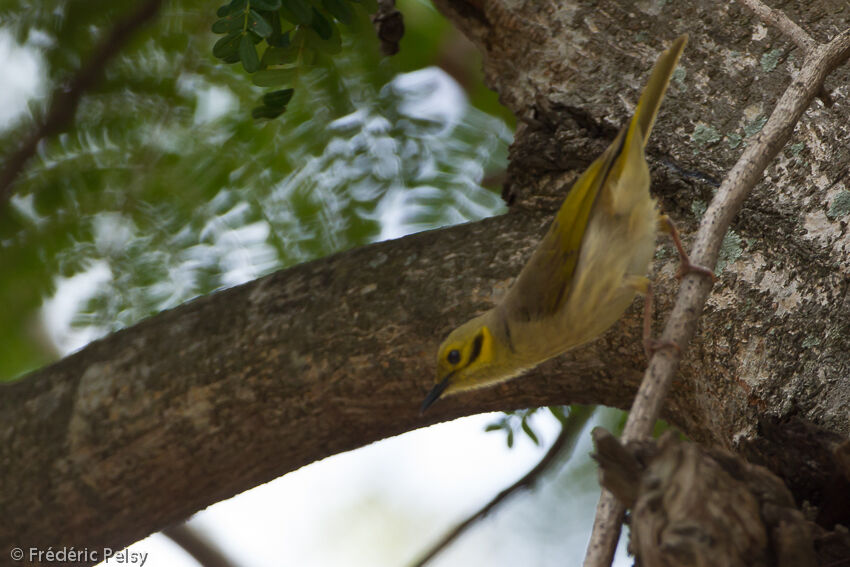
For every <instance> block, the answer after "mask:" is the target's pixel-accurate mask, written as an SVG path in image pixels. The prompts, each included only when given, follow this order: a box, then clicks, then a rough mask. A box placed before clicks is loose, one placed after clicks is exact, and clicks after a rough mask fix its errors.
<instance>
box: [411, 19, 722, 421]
mask: <svg viewBox="0 0 850 567" xmlns="http://www.w3.org/2000/svg"><path fill="white" fill-rule="evenodd" d="M687 41H688V36H687V35H683V36H681V37H679V38H678V39H677V40H676V41H675V42H673V45H672V46H671V47H670V48H669V49H668V50H667V51H665V52H664V53H662V54H661V56H660V57H659V58H658V62H657V63H656V64H655V68H654V69H653V71H652V75H651V76H650V77H649V82H648V83H647V85H646V87H645V88H644V91H643V94H642V95H641V97H640V100H639V101H638V105H637V108H636V109H635V113H634V116H633V117H632V119H631V121H630V122H629V124H628V127H623V129H622V130H620V133H619V134H618V135H617V138H616V139H615V140H614V142H613V143H612V144H611V145H610V146H609V147H608V149H607V150H605V152H604V153H603V154H602V155H601V156H599V158H597V159H596V161H594V162H593V163H592V164H590V167H588V168H587V170H586V171H585V172H584V173H583V174H582V175H581V177H579V179H578V180H577V181H576V182H575V184H574V185H573V187H572V189H571V190H570V192H569V194H568V195H567V197H566V199H565V200H564V203H563V205H561V209H560V210H559V211H558V215H557V216H556V217H555V220H554V221H553V222H552V225H551V226H550V227H549V231H548V232H547V233H546V236H544V237H543V240H542V241H541V242H540V244H539V245H538V246H537V249H536V250H535V251H534V254H533V255H532V256H531V259H529V261H528V263H527V264H526V265H525V267H524V268H523V269H522V271H521V272H520V274H519V276H518V277H517V279H516V281H515V282H514V284H513V286H512V287H511V288H510V290H509V291H508V292H507V294H506V295H505V297H504V299H503V300H502V302H501V303H500V304H499V305H497V306H496V307H494V308H493V309H491V310H490V311H488V312H486V313H484V314H483V315H481V316H479V317H476V318H474V319H472V320H471V321H467V322H466V323H464V324H463V325H461V326H460V327H458V328H457V329H455V330H454V331H452V332H451V333H450V334H449V336H448V337H447V338H446V340H445V341H443V343H442V344H441V345H440V348H439V350H438V352H437V377H436V385H435V386H434V388H433V389H432V390H431V392H430V393H429V394H428V396H427V397H426V398H425V401H424V402H423V403H422V411H425V409H426V408H428V406H430V405H431V404H432V403H434V402H435V401H436V400H437V399H438V398H439V397H440V396H442V395H443V394H449V393H455V392H460V391H463V390H470V389H474V388H480V387H482V386H488V385H491V384H495V383H498V382H502V381H504V380H508V379H509V378H513V377H515V376H517V375H519V374H522V373H523V372H525V371H526V370H529V369H531V368H534V367H535V366H537V365H538V364H540V363H541V362H543V361H545V360H548V359H550V358H552V357H554V356H557V355H559V354H561V353H563V352H565V351H567V350H569V349H571V348H573V347H576V346H578V345H581V344H584V343H586V342H588V341H590V340H591V339H594V338H596V337H598V336H599V335H601V334H602V333H603V332H604V331H606V330H607V329H608V327H610V326H611V325H613V324H614V322H615V321H617V319H619V318H620V317H621V316H622V314H623V313H624V312H625V310H626V308H628V306H629V305H630V304H631V303H632V301H633V300H634V296H635V293H637V292H641V293H645V292H646V291H647V289H648V288H649V280H648V279H647V277H646V274H647V271H648V269H649V263H650V261H651V260H652V256H653V254H654V252H655V237H656V232H657V230H658V228H659V227H660V226H663V227H664V228H666V229H667V230H671V231H674V230H675V229H674V228H673V227H672V223H669V220H668V219H667V218H666V217H665V216H663V215H661V214H660V213H659V211H658V208H657V207H656V202H655V199H653V198H652V197H651V196H650V194H649V167H648V165H647V163H646V156H645V155H644V148H645V147H646V142H647V139H648V138H649V134H650V132H651V131H652V125H653V123H654V122H655V116H656V114H657V113H658V108H659V106H660V105H661V101H662V99H663V98H664V93H665V92H666V91H667V85H668V84H669V82H670V76H671V75H672V74H673V70H674V69H675V68H676V64H677V63H678V61H679V57H680V56H681V54H682V50H683V49H684V48H685V44H686V43H687ZM665 223H666V224H667V226H664V225H665ZM673 234H674V241H675V242H676V245H677V248H679V252H680V255H684V250H683V249H682V248H681V246H680V244H681V243H680V242H679V241H678V239H677V238H676V235H675V233H673ZM686 258H687V257H686V256H683V262H685V263H686V262H687V259H686ZM688 266H690V265H689V264H688ZM690 269H697V270H699V271H704V270H705V269H704V268H700V267H690ZM709 273H710V272H709Z"/></svg>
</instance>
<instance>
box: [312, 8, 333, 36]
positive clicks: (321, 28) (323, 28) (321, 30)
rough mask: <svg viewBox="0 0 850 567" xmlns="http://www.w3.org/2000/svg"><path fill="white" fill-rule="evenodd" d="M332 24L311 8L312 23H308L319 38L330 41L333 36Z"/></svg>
mask: <svg viewBox="0 0 850 567" xmlns="http://www.w3.org/2000/svg"><path fill="white" fill-rule="evenodd" d="M332 26H333V24H331V23H330V22H329V21H328V19H327V18H326V17H324V16H323V15H322V14H320V13H319V11H318V10H316V9H315V8H313V21H312V22H311V23H310V27H312V28H313V29H314V30H316V33H317V34H319V37H321V38H322V39H325V40H327V39H330V38H331V36H332V35H333V27H332Z"/></svg>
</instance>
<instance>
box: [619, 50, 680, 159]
mask: <svg viewBox="0 0 850 567" xmlns="http://www.w3.org/2000/svg"><path fill="white" fill-rule="evenodd" d="M687 43H688V34H684V35H680V36H679V37H678V38H677V39H676V41H674V42H673V45H671V46H670V47H669V48H668V49H667V51H665V52H664V53H662V54H661V55H660V56H659V57H658V61H657V62H656V63H655V68H654V69H652V75H651V76H650V77H649V81H648V82H647V83H646V87H644V89H643V94H641V95H640V100H639V101H638V105H637V108H636V109H635V115H634V116H633V117H632V126H638V127H639V128H640V132H641V135H642V137H643V145H644V146H646V141H647V140H648V139H649V134H650V132H652V125H653V124H655V116H656V115H657V114H658V109H659V107H660V106H661V101H662V100H663V99H664V93H666V92H667V85H669V84H670V77H671V76H672V75H673V71H674V70H675V69H676V65H677V64H678V63H679V57H680V56H681V55H682V50H684V49H685V45H686V44H687Z"/></svg>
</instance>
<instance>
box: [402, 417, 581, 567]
mask: <svg viewBox="0 0 850 567" xmlns="http://www.w3.org/2000/svg"><path fill="white" fill-rule="evenodd" d="M592 414H593V408H590V407H583V406H572V409H571V410H570V414H569V416H568V417H567V419H566V420H565V421H564V423H563V424H562V425H561V432H560V433H559V434H558V437H557V438H556V439H555V441H554V442H553V443H552V446H551V447H549V450H548V451H546V454H545V455H543V458H542V459H540V462H539V463H537V464H536V465H535V466H534V468H533V469H531V470H530V471H528V472H527V473H526V474H525V476H523V477H522V478H520V479H519V480H518V481H516V482H515V483H513V484H512V485H510V486H509V487H507V488H506V489H504V490H502V491H501V492H500V493H499V494H497V495H496V497H495V498H493V499H492V500H490V502H488V503H487V504H486V505H485V506H484V507H483V508H481V509H480V510H478V511H477V512H475V513H474V514H472V515H471V516H470V517H469V518H467V519H466V520H464V521H463V522H461V523H460V524H458V525H457V526H456V527H455V528H454V529H453V530H452V531H450V532H449V533H447V534H446V535H445V536H443V538H442V539H440V541H438V542H437V543H435V544H434V545H433V546H432V547H431V549H430V550H428V552H427V553H426V554H425V555H423V556H422V557H421V558H420V559H419V560H418V561H417V562H416V563H414V564H413V567H423V566H424V565H425V564H426V563H428V562H429V561H431V560H432V559H433V558H434V557H436V556H437V554H438V553H440V552H441V551H443V550H444V549H445V548H446V547H448V546H449V544H451V543H452V542H453V541H454V540H456V539H457V538H458V537H460V536H461V535H462V534H463V533H464V532H466V530H467V529H469V527H470V526H472V525H473V524H474V523H475V522H477V521H478V520H481V519H483V518H484V517H485V516H487V514H489V513H490V512H492V511H493V509H494V508H496V507H497V506H498V505H499V504H501V503H502V502H504V501H505V500H506V499H507V498H508V497H509V496H511V495H512V494H514V493H515V492H517V491H519V490H521V489H523V488H531V487H532V486H534V484H535V483H536V482H537V481H538V480H539V478H540V476H541V475H542V474H543V473H544V472H546V470H547V469H548V468H549V467H550V466H552V464H553V463H554V462H555V461H557V460H558V459H559V457H561V456H566V455H568V454H569V453H571V452H572V450H573V448H574V445H575V440H576V439H577V438H578V435H579V433H581V430H582V429H584V426H585V424H586V423H587V420H588V419H590V416H591V415H592Z"/></svg>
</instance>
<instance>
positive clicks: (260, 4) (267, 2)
mask: <svg viewBox="0 0 850 567" xmlns="http://www.w3.org/2000/svg"><path fill="white" fill-rule="evenodd" d="M251 7H252V8H256V9H257V10H268V11H274V10H278V9H279V8H280V0H251Z"/></svg>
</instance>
